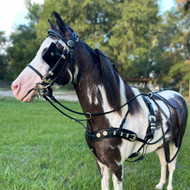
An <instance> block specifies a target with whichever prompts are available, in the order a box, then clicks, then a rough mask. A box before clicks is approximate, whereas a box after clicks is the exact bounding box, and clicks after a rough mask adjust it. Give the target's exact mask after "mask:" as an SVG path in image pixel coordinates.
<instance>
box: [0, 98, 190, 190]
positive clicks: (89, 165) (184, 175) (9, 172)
mask: <svg viewBox="0 0 190 190" xmlns="http://www.w3.org/2000/svg"><path fill="white" fill-rule="evenodd" d="M65 104H66V105H67V106H69V107H70V108H72V109H75V110H79V111H80V110H81V108H80V106H79V104H78V103H74V102H72V103H71V102H65ZM189 124H190V123H189V122H188V126H189ZM189 135H190V129H189V127H188V128H187V131H186V134H185V138H184V142H183V145H182V149H181V152H180V154H179V157H178V163H177V169H176V171H175V174H174V180H173V182H174V190H188V189H190V177H189V174H190V173H189V171H190V159H189V157H190V153H189V146H190V139H189ZM124 172H125V175H124V190H147V189H154V187H155V185H156V184H157V183H158V181H159V175H160V164H159V161H158V157H157V156H156V155H155V154H154V153H153V154H149V155H147V157H146V158H145V159H144V160H143V161H141V162H138V163H125V166H124ZM0 189H2V190H9V189H10V190H12V189H13V190H14V189H16V190H17V189H19V190H20V189H27V190H43V189H48V190H61V189H69V190H75V189H79V190H83V189H84V190H86V189H87V190H89V189H93V190H98V189H100V176H99V172H98V169H97V166H96V163H95V160H94V158H93V156H92V155H91V153H90V151H89V149H88V146H87V144H86V142H85V138H84V129H83V128H82V127H81V126H80V125H79V124H77V123H75V122H73V121H72V120H70V119H68V118H66V117H64V116H62V115H61V114H60V113H58V112H57V111H56V110H55V109H53V108H52V107H51V106H50V105H49V104H48V103H47V102H45V101H35V102H33V103H30V104H24V103H21V102H18V101H16V100H14V99H13V98H1V99H0ZM111 189H113V186H112V187H111Z"/></svg>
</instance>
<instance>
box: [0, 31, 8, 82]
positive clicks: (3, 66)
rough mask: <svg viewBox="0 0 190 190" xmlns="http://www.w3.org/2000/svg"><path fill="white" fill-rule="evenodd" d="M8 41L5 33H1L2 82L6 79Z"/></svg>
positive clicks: (0, 66)
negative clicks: (6, 47)
mask: <svg viewBox="0 0 190 190" xmlns="http://www.w3.org/2000/svg"><path fill="white" fill-rule="evenodd" d="M6 41H7V39H6V37H5V33H4V32H2V31H0V80H4V79H6V72H7V58H6V54H5V43H6Z"/></svg>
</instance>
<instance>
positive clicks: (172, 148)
mask: <svg viewBox="0 0 190 190" xmlns="http://www.w3.org/2000/svg"><path fill="white" fill-rule="evenodd" d="M169 146H170V159H172V158H173V156H174V155H175V154H176V152H177V148H176V146H175V144H174V143H172V144H170V145H169ZM176 161H177V156H176V158H175V159H174V160H173V161H172V162H171V163H169V164H168V170H169V180H168V186H167V190H172V189H173V187H172V180H173V173H174V171H175V168H176Z"/></svg>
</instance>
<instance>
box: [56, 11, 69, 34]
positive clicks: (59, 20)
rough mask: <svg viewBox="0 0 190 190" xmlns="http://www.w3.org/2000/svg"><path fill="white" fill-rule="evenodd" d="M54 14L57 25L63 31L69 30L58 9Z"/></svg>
mask: <svg viewBox="0 0 190 190" xmlns="http://www.w3.org/2000/svg"><path fill="white" fill-rule="evenodd" d="M54 15H55V18H56V22H57V26H58V27H59V29H60V30H61V32H63V33H65V32H66V31H67V30H68V27H67V25H66V24H65V23H64V21H63V20H62V18H61V17H60V15H59V14H58V13H57V12H56V11H54Z"/></svg>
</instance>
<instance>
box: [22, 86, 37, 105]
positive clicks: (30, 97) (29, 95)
mask: <svg viewBox="0 0 190 190" xmlns="http://www.w3.org/2000/svg"><path fill="white" fill-rule="evenodd" d="M36 96H37V94H36V91H35V89H34V88H33V89H31V90H29V91H28V93H27V94H26V95H25V96H24V97H23V98H22V99H21V100H20V101H21V102H32V101H33V100H34V98H35V97H36Z"/></svg>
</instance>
